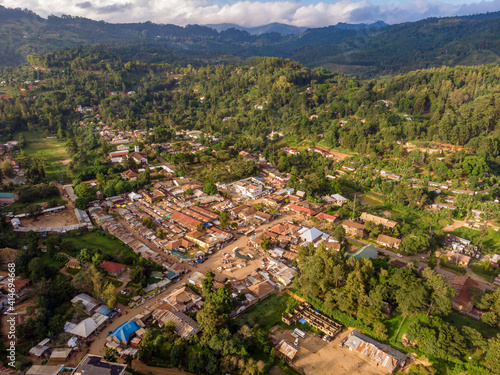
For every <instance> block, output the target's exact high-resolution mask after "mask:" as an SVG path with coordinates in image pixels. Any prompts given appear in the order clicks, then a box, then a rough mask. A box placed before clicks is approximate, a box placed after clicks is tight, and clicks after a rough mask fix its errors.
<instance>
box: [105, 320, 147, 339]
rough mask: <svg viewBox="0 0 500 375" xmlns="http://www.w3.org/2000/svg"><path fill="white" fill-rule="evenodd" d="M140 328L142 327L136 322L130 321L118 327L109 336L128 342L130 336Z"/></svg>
mask: <svg viewBox="0 0 500 375" xmlns="http://www.w3.org/2000/svg"><path fill="white" fill-rule="evenodd" d="M139 328H141V327H140V326H139V325H138V324H137V323H136V322H135V321H133V320H129V321H128V322H125V323H123V324H122V325H120V326H118V327H117V328H116V329H115V330H114V331H113V332H111V333H110V334H109V335H110V336H113V337H116V338H117V339H118V340H120V341H122V342H128V339H129V338H130V336H131V335H132V334H133V333H134V332H135V331H137V330H138V329H139Z"/></svg>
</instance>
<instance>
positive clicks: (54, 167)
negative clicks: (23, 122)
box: [14, 130, 69, 181]
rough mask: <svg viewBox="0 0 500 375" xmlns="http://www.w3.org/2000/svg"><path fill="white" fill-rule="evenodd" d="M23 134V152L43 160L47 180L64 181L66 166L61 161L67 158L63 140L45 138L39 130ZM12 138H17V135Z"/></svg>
mask: <svg viewBox="0 0 500 375" xmlns="http://www.w3.org/2000/svg"><path fill="white" fill-rule="evenodd" d="M23 134H24V136H25V137H26V147H24V149H23V151H24V153H25V154H26V155H27V156H30V157H32V158H41V159H44V160H45V162H46V165H45V171H46V173H47V177H48V179H49V180H55V181H64V180H65V179H66V178H67V175H66V170H67V166H66V165H65V164H64V163H63V162H64V161H65V160H67V159H69V154H68V152H67V151H66V148H65V142H64V141H61V140H59V139H46V137H45V136H44V135H43V134H42V132H41V131H40V130H38V131H32V132H25V133H23ZM14 139H18V135H16V137H15V138H14Z"/></svg>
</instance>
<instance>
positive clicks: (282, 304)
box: [236, 294, 296, 330]
mask: <svg viewBox="0 0 500 375" xmlns="http://www.w3.org/2000/svg"><path fill="white" fill-rule="evenodd" d="M295 302H296V301H295V300H294V299H293V298H292V297H290V296H289V295H288V294H283V295H277V294H272V295H270V296H269V297H267V298H266V299H265V300H263V301H261V302H259V303H257V304H256V305H254V306H252V307H250V308H249V309H248V310H247V311H245V312H244V313H243V314H241V315H240V316H238V317H237V318H236V324H238V325H240V326H243V325H245V324H248V325H250V326H253V325H255V324H258V325H259V326H260V327H262V328H263V329H265V330H269V329H270V328H272V327H274V326H275V325H277V324H279V325H281V324H283V326H284V327H288V326H286V325H284V323H282V322H281V316H282V315H283V313H284V312H285V311H286V310H287V308H288V307H290V306H294V305H296V303H295Z"/></svg>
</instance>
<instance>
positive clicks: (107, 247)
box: [64, 232, 136, 260]
mask: <svg viewBox="0 0 500 375" xmlns="http://www.w3.org/2000/svg"><path fill="white" fill-rule="evenodd" d="M64 240H65V241H67V242H69V243H70V244H71V245H72V246H73V247H74V248H75V249H76V250H77V251H79V250H81V249H89V250H90V249H99V250H101V253H102V254H103V255H104V256H109V257H111V258H114V259H117V260H119V259H120V258H122V257H123V256H126V257H129V256H131V257H135V256H136V255H135V253H134V252H133V250H132V249H130V248H129V247H127V246H126V245H124V244H123V242H121V241H120V240H118V239H116V238H114V237H111V238H109V237H107V236H105V235H101V234H100V233H95V232H88V233H84V234H82V235H76V234H71V235H67V236H65V237H64Z"/></svg>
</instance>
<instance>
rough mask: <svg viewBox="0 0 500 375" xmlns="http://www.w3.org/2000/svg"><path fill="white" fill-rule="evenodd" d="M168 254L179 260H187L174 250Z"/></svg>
mask: <svg viewBox="0 0 500 375" xmlns="http://www.w3.org/2000/svg"><path fill="white" fill-rule="evenodd" d="M170 254H172V255H173V256H174V257H177V258H179V259H187V258H188V257H187V256H186V255H184V254H182V253H180V252H178V251H176V250H172V251H171V252H170Z"/></svg>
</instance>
